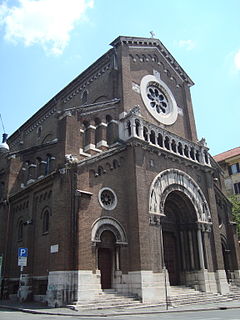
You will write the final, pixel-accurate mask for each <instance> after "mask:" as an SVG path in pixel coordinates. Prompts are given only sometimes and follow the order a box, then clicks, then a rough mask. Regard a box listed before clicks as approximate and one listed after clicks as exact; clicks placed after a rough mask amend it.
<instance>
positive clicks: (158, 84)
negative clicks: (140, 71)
mask: <svg viewBox="0 0 240 320" xmlns="http://www.w3.org/2000/svg"><path fill="white" fill-rule="evenodd" d="M140 92H141V96H142V100H143V102H144V105H145V107H146V108H147V110H148V112H149V113H150V114H151V115H152V116H153V117H154V118H155V119H156V120H157V121H159V122H160V123H163V124H165V125H172V124H173V123H174V122H175V121H176V120H177V117H178V106H177V103H176V100H175V98H174V96H173V94H172V92H171V90H170V89H169V87H168V86H167V85H166V83H164V82H163V81H162V80H161V79H160V78H159V77H158V78H157V77H155V76H154V75H146V76H144V77H143V78H142V80H141V83H140Z"/></svg>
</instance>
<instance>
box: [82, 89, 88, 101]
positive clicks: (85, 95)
mask: <svg viewBox="0 0 240 320" xmlns="http://www.w3.org/2000/svg"><path fill="white" fill-rule="evenodd" d="M87 98H88V93H87V90H85V91H84V92H83V94H82V104H85V103H87Z"/></svg>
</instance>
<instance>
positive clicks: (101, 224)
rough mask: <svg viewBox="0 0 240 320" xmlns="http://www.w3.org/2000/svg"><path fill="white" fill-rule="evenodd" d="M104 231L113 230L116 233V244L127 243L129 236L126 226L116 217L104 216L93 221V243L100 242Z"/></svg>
mask: <svg viewBox="0 0 240 320" xmlns="http://www.w3.org/2000/svg"><path fill="white" fill-rule="evenodd" d="M104 231H111V232H112V233H113V234H114V236H115V238H116V244H119V245H126V244H127V236H126V232H125V230H124V228H123V227H122V226H121V224H120V223H119V222H118V221H117V220H116V219H113V218H110V217H102V218H100V219H97V220H96V221H95V222H94V223H93V225H92V235H91V240H92V243H95V244H96V243H100V242H101V235H102V233H103V232H104Z"/></svg>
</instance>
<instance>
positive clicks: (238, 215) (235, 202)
mask: <svg viewBox="0 0 240 320" xmlns="http://www.w3.org/2000/svg"><path fill="white" fill-rule="evenodd" d="M229 200H230V201H231V203H232V214H233V219H234V221H235V222H236V223H237V234H238V238H239V239H240V200H239V198H238V197H237V196H236V195H232V196H230V197H229Z"/></svg>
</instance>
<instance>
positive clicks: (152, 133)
mask: <svg viewBox="0 0 240 320" xmlns="http://www.w3.org/2000/svg"><path fill="white" fill-rule="evenodd" d="M150 142H151V143H152V144H156V138H155V132H154V131H153V130H151V133H150Z"/></svg>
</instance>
